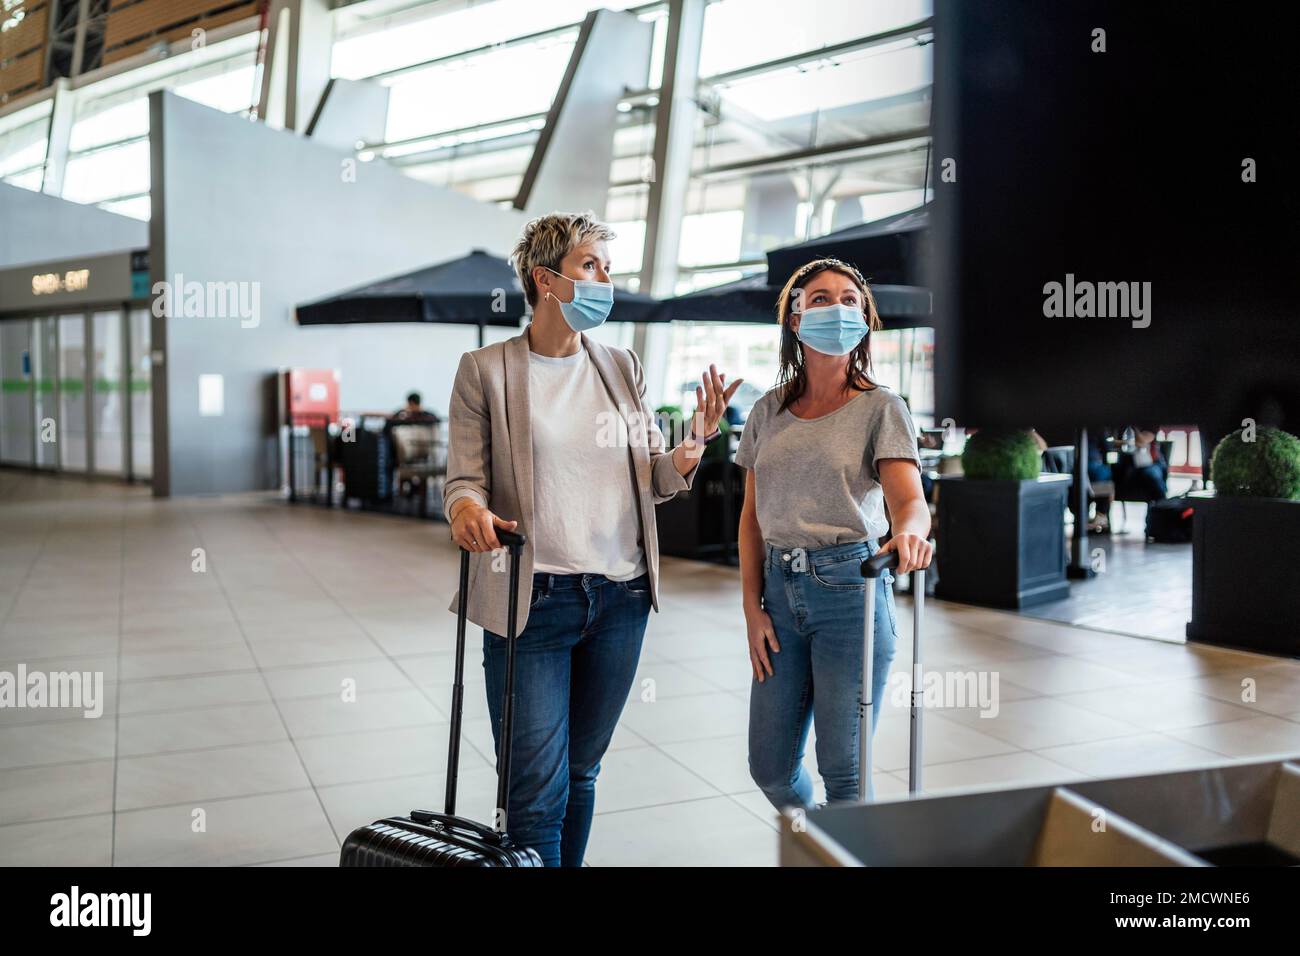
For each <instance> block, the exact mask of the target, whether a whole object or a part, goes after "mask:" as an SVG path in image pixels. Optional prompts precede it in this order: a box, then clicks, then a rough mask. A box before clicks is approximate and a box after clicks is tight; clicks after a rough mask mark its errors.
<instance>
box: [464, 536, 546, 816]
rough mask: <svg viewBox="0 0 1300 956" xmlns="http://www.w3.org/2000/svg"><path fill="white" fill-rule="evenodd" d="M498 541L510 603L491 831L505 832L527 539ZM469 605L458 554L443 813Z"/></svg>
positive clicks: (466, 569) (466, 581)
mask: <svg viewBox="0 0 1300 956" xmlns="http://www.w3.org/2000/svg"><path fill="white" fill-rule="evenodd" d="M497 540H498V541H500V542H501V544H502V545H503V546H504V547H505V548H506V550H507V551H509V552H510V604H509V608H508V612H507V618H506V620H507V625H506V686H505V694H504V697H505V700H504V702H503V706H502V709H501V753H500V754H499V756H498V757H497V812H496V814H495V817H496V819H495V821H494V824H493V826H494V829H495V831H496V832H497V833H498V834H504V833H505V832H506V808H507V806H508V805H509V801H508V797H509V794H510V755H511V745H512V743H513V737H514V726H515V632H516V629H517V627H516V625H517V621H518V617H519V557H520V554H521V552H522V551H523V549H524V544H525V541H526V539H525V538H524V536H523V535H522V534H519V533H517V532H514V531H503V530H502V529H500V528H498V529H497ZM468 606H469V552H468V551H465V550H463V549H462V550H461V552H460V600H459V601H458V602H457V607H456V677H455V679H454V681H453V683H452V687H451V740H450V742H449V743H448V746H447V800H446V809H445V811H444V813H445V814H446V816H448V817H454V816H455V815H456V779H457V776H458V774H459V772H460V726H461V717H462V712H463V710H464V707H465V615H466V611H467V608H468Z"/></svg>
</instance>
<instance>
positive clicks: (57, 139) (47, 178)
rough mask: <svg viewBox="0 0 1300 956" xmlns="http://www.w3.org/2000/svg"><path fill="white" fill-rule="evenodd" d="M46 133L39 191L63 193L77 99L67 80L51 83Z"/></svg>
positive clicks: (59, 194)
mask: <svg viewBox="0 0 1300 956" xmlns="http://www.w3.org/2000/svg"><path fill="white" fill-rule="evenodd" d="M50 92H51V101H50V125H49V129H48V133H49V136H48V138H47V139H46V141H45V172H44V174H43V175H42V177H41V192H43V193H46V194H47V195H50V196H62V195H63V177H64V174H65V173H66V172H67V169H68V144H69V142H70V140H71V138H72V124H73V121H74V120H75V119H76V116H77V98H76V95H75V94H74V93H73V92H72V89H71V88H70V86H69V84H68V81H67V80H66V79H64V78H63V77H59V78H58V79H57V80H55V81H54V83H53V84H51V91H50Z"/></svg>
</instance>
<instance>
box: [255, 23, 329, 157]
mask: <svg viewBox="0 0 1300 956" xmlns="http://www.w3.org/2000/svg"><path fill="white" fill-rule="evenodd" d="M333 43H334V20H333V16H332V14H331V13H330V4H329V0H271V5H270V10H269V11H268V14H267V37H266V58H265V62H264V64H263V67H262V89H261V93H260V96H259V98H258V107H257V115H258V117H259V118H260V119H261V120H262V121H263V122H265V123H267V124H268V125H270V126H275V127H283V128H284V129H292V130H297V131H299V132H302V131H303V130H305V129H306V128H307V124H308V123H310V122H311V118H312V114H313V113H315V111H316V106H317V104H318V103H319V102H320V99H321V96H322V95H324V93H325V88H326V86H328V85H329V79H330V52H331V49H332V47H333Z"/></svg>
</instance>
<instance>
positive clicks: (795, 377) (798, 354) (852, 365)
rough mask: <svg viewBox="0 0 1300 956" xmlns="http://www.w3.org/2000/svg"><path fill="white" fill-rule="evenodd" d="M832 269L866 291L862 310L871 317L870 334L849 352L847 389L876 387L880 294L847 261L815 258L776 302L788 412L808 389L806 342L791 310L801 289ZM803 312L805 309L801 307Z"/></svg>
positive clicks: (780, 385) (792, 278) (783, 397)
mask: <svg viewBox="0 0 1300 956" xmlns="http://www.w3.org/2000/svg"><path fill="white" fill-rule="evenodd" d="M827 270H830V271H831V272H838V273H839V274H840V275H842V276H844V277H846V278H847V279H849V280H850V281H852V282H853V284H854V285H855V286H857V287H858V290H859V291H860V292H861V293H862V302H863V309H862V312H863V314H864V315H865V316H866V319H867V330H868V333H867V334H866V335H864V336H863V337H862V341H861V342H859V343H858V344H857V345H856V346H855V347H854V349H853V351H852V352H850V353H849V366H848V370H847V371H846V372H845V376H844V388H845V390H846V391H847V390H849V389H856V390H857V391H859V392H865V391H866V390H867V389H870V388H875V387H876V383H875V382H873V381H872V380H871V334H870V333H871V332H874V331H876V330H878V329H879V328H880V327H881V322H880V314H879V313H878V312H877V311H876V297H875V296H873V295H872V294H871V289H870V287H868V285H867V280H866V279H864V278H862V273H861V272H859V271H858V270H857V267H856V266H853V265H851V264H849V263H847V262H842V261H841V260H839V259H814V260H813V261H812V262H809V263H808V264H807V265H804V266H800V267H799V268H798V269H796V270H795V272H794V275H792V276H790V279H789V280H788V281H787V282H786V284H785V287H784V288H782V289H781V297H780V298H779V299H777V302H776V320H777V322H779V323H781V371H780V374H779V375H778V376H777V382H776V384H777V387H778V388H780V389H782V394H781V407H780V409H779V411H785V410H786V409H787V408H789V407H790V406H791V405H793V404H794V403H795V402H797V401H798V400H799V399H800V398H801V397H802V396H803V393H804V391H805V390H807V388H808V370H807V369H806V368H805V367H804V361H803V343H802V342H800V341H799V336H798V335H796V334H795V333H794V331H793V330H792V329H791V328H790V313H791V311H792V308H791V307H792V306H793V305H794V300H795V298H796V296H797V295H798V293H799V290H800V289H802V288H804V286H806V285H807V284H808V283H809V282H811V281H812V279H813V277H814V276H816V275H817V274H818V273H820V272H825V271H827ZM801 311H802V310H801Z"/></svg>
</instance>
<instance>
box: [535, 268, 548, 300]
mask: <svg viewBox="0 0 1300 956" xmlns="http://www.w3.org/2000/svg"><path fill="white" fill-rule="evenodd" d="M533 285H534V286H536V287H537V298H539V299H545V298H546V297H547V296H548V295H550V293H551V274H550V272H548V271H547V269H546V267H545V266H533Z"/></svg>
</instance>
